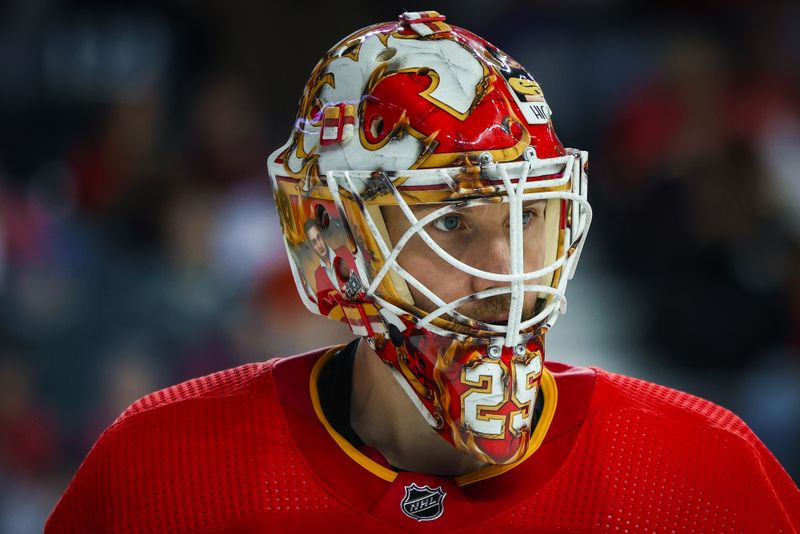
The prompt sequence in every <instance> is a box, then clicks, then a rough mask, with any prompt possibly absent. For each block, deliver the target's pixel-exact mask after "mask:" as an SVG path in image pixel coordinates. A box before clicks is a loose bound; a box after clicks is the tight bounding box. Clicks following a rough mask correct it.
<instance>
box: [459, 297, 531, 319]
mask: <svg viewBox="0 0 800 534" xmlns="http://www.w3.org/2000/svg"><path fill="white" fill-rule="evenodd" d="M457 309H458V311H459V312H460V313H462V314H463V315H466V316H467V317H470V318H472V319H477V320H478V321H481V322H484V323H496V322H498V320H497V319H498V318H501V319H500V321H501V322H505V321H506V320H507V319H508V312H509V310H510V309H511V294H510V293H505V294H502V295H494V296H492V297H486V298H483V299H479V300H475V301H473V302H470V303H468V304H465V305H463V306H460V307H459V308H457ZM534 315H536V299H533V302H531V303H530V304H529V303H527V302H526V303H524V304H523V306H522V320H523V321H527V320H528V319H531V318H532V317H533V316H534Z"/></svg>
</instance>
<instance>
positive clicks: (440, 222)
mask: <svg viewBox="0 0 800 534" xmlns="http://www.w3.org/2000/svg"><path fill="white" fill-rule="evenodd" d="M461 224H462V223H461V217H459V216H458V215H453V214H452V213H451V214H449V215H445V216H443V217H439V218H438V219H436V220H435V221H433V227H434V228H436V229H437V230H441V231H442V232H452V231H453V230H458V229H459V228H460V227H461Z"/></svg>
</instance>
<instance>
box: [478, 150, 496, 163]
mask: <svg viewBox="0 0 800 534" xmlns="http://www.w3.org/2000/svg"><path fill="white" fill-rule="evenodd" d="M478 163H480V164H481V165H489V164H491V163H494V158H493V157H492V155H491V154H489V153H488V152H481V154H480V155H479V156H478Z"/></svg>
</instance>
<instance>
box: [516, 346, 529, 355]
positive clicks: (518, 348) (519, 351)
mask: <svg viewBox="0 0 800 534" xmlns="http://www.w3.org/2000/svg"><path fill="white" fill-rule="evenodd" d="M526 352H527V351H526V350H525V345H517V346H516V347H514V354H516V355H517V356H520V357H522V356H525V353H526Z"/></svg>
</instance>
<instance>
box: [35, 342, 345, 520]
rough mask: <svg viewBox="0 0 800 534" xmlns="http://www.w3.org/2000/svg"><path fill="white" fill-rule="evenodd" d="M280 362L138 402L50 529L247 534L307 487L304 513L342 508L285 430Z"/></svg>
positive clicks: (98, 450)
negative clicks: (320, 483) (279, 389)
mask: <svg viewBox="0 0 800 534" xmlns="http://www.w3.org/2000/svg"><path fill="white" fill-rule="evenodd" d="M304 356H305V357H307V356H308V355H301V356H295V357H290V359H294V358H303V357H304ZM281 360H283V359H273V360H269V361H266V362H262V363H251V364H246V365H242V366H240V367H236V368H233V369H227V370H224V371H220V372H216V373H213V374H210V375H207V376H203V377H200V378H195V379H192V380H188V381H186V382H183V383H180V384H177V385H174V386H171V387H168V388H166V389H163V390H161V391H157V392H154V393H151V394H149V395H147V396H145V397H143V398H141V399H139V400H138V401H136V402H134V403H133V404H132V405H131V406H130V407H129V408H127V409H126V410H125V411H124V412H123V413H122V415H120V416H119V417H118V418H117V420H116V421H115V422H114V423H113V424H112V425H111V426H110V427H109V428H108V429H107V430H106V431H105V432H103V434H102V435H101V436H100V438H99V439H98V440H97V442H96V443H95V445H94V446H93V447H92V450H91V451H90V452H89V454H88V455H87V457H86V459H85V460H84V462H83V463H82V464H81V466H80V468H79V469H78V471H77V473H76V474H75V476H74V478H73V479H72V481H71V482H70V484H69V486H68V487H67V489H66V491H65V493H64V495H63V496H62V497H61V499H60V501H59V502H58V504H57V505H56V507H55V509H54V510H53V512H52V514H51V515H50V518H49V519H48V523H47V528H46V532H47V533H48V534H50V533H55V532H59V533H60V532H122V533H124V532H151V531H152V532H200V531H206V530H208V529H209V528H211V527H214V528H221V529H223V531H229V530H237V529H239V530H242V531H245V530H246V525H248V524H250V522H252V521H255V520H257V519H258V518H259V517H263V515H264V513H265V511H271V512H275V513H278V514H280V513H283V512H288V511H289V508H288V507H287V505H286V503H287V501H286V498H287V497H286V495H287V493H288V492H291V491H292V490H294V491H295V493H296V491H297V488H299V487H301V486H302V487H303V488H304V490H305V491H306V494H305V497H306V499H305V500H304V501H303V502H302V506H300V504H297V503H295V504H297V506H300V507H301V508H303V510H300V511H302V512H306V513H311V514H313V512H314V511H321V510H325V511H327V512H329V511H331V510H335V509H336V508H337V505H336V503H335V502H333V501H332V500H331V498H330V496H329V495H328V494H327V493H326V492H325V491H324V490H323V489H322V488H321V487H320V486H318V485H317V484H316V483H315V481H314V477H313V475H312V473H310V472H309V470H308V469H307V468H306V466H305V462H304V461H303V459H302V458H301V457H300V454H299V452H298V451H297V449H296V448H295V446H294V444H293V442H292V439H291V437H290V435H289V432H288V430H287V427H286V421H285V418H284V415H283V410H282V408H281V406H280V402H281V401H280V399H279V396H278V395H277V391H276V387H275V381H274V377H273V369H274V368H275V366H276V363H277V362H279V361H281ZM199 511H202V513H200V512H199ZM292 511H293V512H294V514H295V515H297V514H296V512H297V510H292ZM143 522H145V523H146V524H145V523H143ZM225 529H229V530H225Z"/></svg>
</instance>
